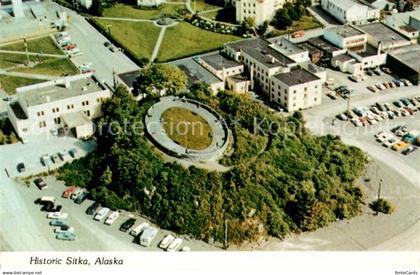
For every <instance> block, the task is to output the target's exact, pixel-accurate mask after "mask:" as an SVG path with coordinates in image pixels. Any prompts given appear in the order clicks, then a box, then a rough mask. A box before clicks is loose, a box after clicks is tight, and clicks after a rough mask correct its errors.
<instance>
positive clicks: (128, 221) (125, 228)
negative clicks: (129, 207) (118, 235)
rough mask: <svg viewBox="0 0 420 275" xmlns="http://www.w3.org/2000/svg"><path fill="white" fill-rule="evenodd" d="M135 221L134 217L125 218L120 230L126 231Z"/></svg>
mask: <svg viewBox="0 0 420 275" xmlns="http://www.w3.org/2000/svg"><path fill="white" fill-rule="evenodd" d="M135 223H136V219H133V218H129V219H128V220H126V221H125V222H123V223H122V224H121V226H120V230H121V231H122V232H127V231H128V230H130V229H131V227H133V225H134V224H135Z"/></svg>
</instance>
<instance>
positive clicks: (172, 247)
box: [166, 238, 182, 252]
mask: <svg viewBox="0 0 420 275" xmlns="http://www.w3.org/2000/svg"><path fill="white" fill-rule="evenodd" d="M181 244H182V239H181V238H176V239H175V240H174V241H173V242H171V244H170V245H169V246H168V248H167V249H166V251H168V252H173V251H176V250H178V248H179V247H180V246H181Z"/></svg>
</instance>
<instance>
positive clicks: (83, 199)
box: [74, 192, 89, 204]
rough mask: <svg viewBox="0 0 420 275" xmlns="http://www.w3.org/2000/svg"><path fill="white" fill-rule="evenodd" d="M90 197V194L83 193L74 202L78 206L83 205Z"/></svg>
mask: <svg viewBox="0 0 420 275" xmlns="http://www.w3.org/2000/svg"><path fill="white" fill-rule="evenodd" d="M88 195H89V193H88V192H83V193H82V194H80V195H79V196H78V197H77V199H75V200H74V202H75V203H77V204H82V202H84V201H85V200H86V199H87V197H88Z"/></svg>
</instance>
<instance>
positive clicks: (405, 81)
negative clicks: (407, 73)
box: [401, 79, 413, 86]
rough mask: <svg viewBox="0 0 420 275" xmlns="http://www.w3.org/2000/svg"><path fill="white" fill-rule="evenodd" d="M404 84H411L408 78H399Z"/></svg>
mask: <svg viewBox="0 0 420 275" xmlns="http://www.w3.org/2000/svg"><path fill="white" fill-rule="evenodd" d="M401 81H402V82H403V83H404V84H405V86H413V84H412V83H411V82H410V81H409V80H408V79H401Z"/></svg>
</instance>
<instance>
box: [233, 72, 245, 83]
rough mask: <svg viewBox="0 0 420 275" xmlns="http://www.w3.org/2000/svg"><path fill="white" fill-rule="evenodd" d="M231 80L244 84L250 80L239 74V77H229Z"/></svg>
mask: <svg viewBox="0 0 420 275" xmlns="http://www.w3.org/2000/svg"><path fill="white" fill-rule="evenodd" d="M229 78H230V79H232V80H233V81H234V82H237V83H238V82H243V81H247V80H249V78H248V77H247V76H246V75H243V74H237V75H231V76H229Z"/></svg>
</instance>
